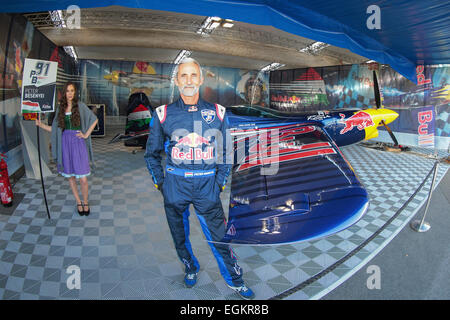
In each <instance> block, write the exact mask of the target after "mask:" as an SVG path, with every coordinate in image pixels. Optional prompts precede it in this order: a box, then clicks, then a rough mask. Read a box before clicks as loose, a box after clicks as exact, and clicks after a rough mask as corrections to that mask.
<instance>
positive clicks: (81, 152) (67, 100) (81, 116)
mask: <svg viewBox="0 0 450 320" xmlns="http://www.w3.org/2000/svg"><path fill="white" fill-rule="evenodd" d="M97 122H98V119H97V117H96V116H95V114H94V113H93V112H92V111H91V110H90V109H89V108H88V107H87V106H86V105H85V104H84V103H82V102H78V98H77V89H76V87H75V84H73V83H72V82H68V83H66V85H65V86H64V88H63V97H62V98H61V100H60V102H59V108H57V109H56V113H55V118H54V120H53V124H52V126H51V127H50V126H48V125H46V124H43V123H42V122H41V120H40V117H39V118H38V120H36V125H37V126H39V127H41V128H42V129H44V130H46V131H48V132H51V134H52V135H51V143H52V155H53V158H54V159H56V161H57V162H56V163H57V168H58V172H59V173H60V174H61V175H62V176H64V177H66V178H69V184H70V188H71V189H72V193H73V195H74V197H75V200H76V201H77V211H78V213H79V214H80V216H82V215H85V216H87V215H89V213H90V208H89V202H88V195H89V186H88V181H87V176H88V175H89V174H90V172H91V170H90V167H89V160H91V161H93V152H92V143H91V137H90V135H91V133H92V130H94V128H95V126H96V125H97ZM77 178H78V179H80V186H81V194H82V196H83V201H81V199H80V196H79V194H78V186H77V182H76V179H77Z"/></svg>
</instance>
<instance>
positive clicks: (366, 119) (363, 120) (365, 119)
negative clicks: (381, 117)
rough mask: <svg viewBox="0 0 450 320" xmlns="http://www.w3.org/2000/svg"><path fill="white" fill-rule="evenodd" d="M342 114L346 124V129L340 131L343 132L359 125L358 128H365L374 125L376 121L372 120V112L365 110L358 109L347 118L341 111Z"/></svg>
mask: <svg viewBox="0 0 450 320" xmlns="http://www.w3.org/2000/svg"><path fill="white" fill-rule="evenodd" d="M339 115H340V116H341V120H340V122H341V123H344V124H345V127H344V129H342V130H341V131H340V133H341V134H344V133H346V132H348V131H350V130H352V129H353V127H357V128H358V130H360V131H361V130H364V129H365V128H367V127H371V126H374V125H375V123H374V122H373V120H372V117H371V116H370V114H368V113H367V112H364V111H358V112H357V113H355V114H354V115H352V116H351V117H350V118H347V119H345V115H344V114H342V113H340V114H339Z"/></svg>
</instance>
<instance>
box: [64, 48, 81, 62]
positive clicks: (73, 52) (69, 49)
mask: <svg viewBox="0 0 450 320" xmlns="http://www.w3.org/2000/svg"><path fill="white" fill-rule="evenodd" d="M64 51H66V52H67V54H68V55H69V56H71V57H72V58H74V59H75V60H78V56H77V53H76V52H75V48H74V47H72V46H66V47H64Z"/></svg>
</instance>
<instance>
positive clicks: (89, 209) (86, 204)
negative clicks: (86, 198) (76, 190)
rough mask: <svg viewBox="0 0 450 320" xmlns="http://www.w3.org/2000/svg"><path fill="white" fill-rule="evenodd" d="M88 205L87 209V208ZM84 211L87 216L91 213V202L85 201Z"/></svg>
mask: <svg viewBox="0 0 450 320" xmlns="http://www.w3.org/2000/svg"><path fill="white" fill-rule="evenodd" d="M86 207H87V210H85V209H86ZM83 210H84V211H83V213H84V215H85V216H88V215H89V214H90V213H91V208H89V203H83Z"/></svg>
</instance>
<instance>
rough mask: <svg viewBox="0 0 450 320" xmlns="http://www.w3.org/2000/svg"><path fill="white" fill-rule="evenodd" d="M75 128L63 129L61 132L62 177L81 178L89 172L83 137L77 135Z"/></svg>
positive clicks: (60, 171)
mask: <svg viewBox="0 0 450 320" xmlns="http://www.w3.org/2000/svg"><path fill="white" fill-rule="evenodd" d="M77 132H78V131H77V130H64V131H63V133H62V141H61V144H62V165H63V168H62V170H59V173H60V174H61V175H63V176H64V177H67V178H70V177H76V178H81V177H85V176H88V175H89V174H90V173H91V168H90V167H89V155H88V151H87V148H86V143H85V142H84V139H83V138H78V137H77Z"/></svg>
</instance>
